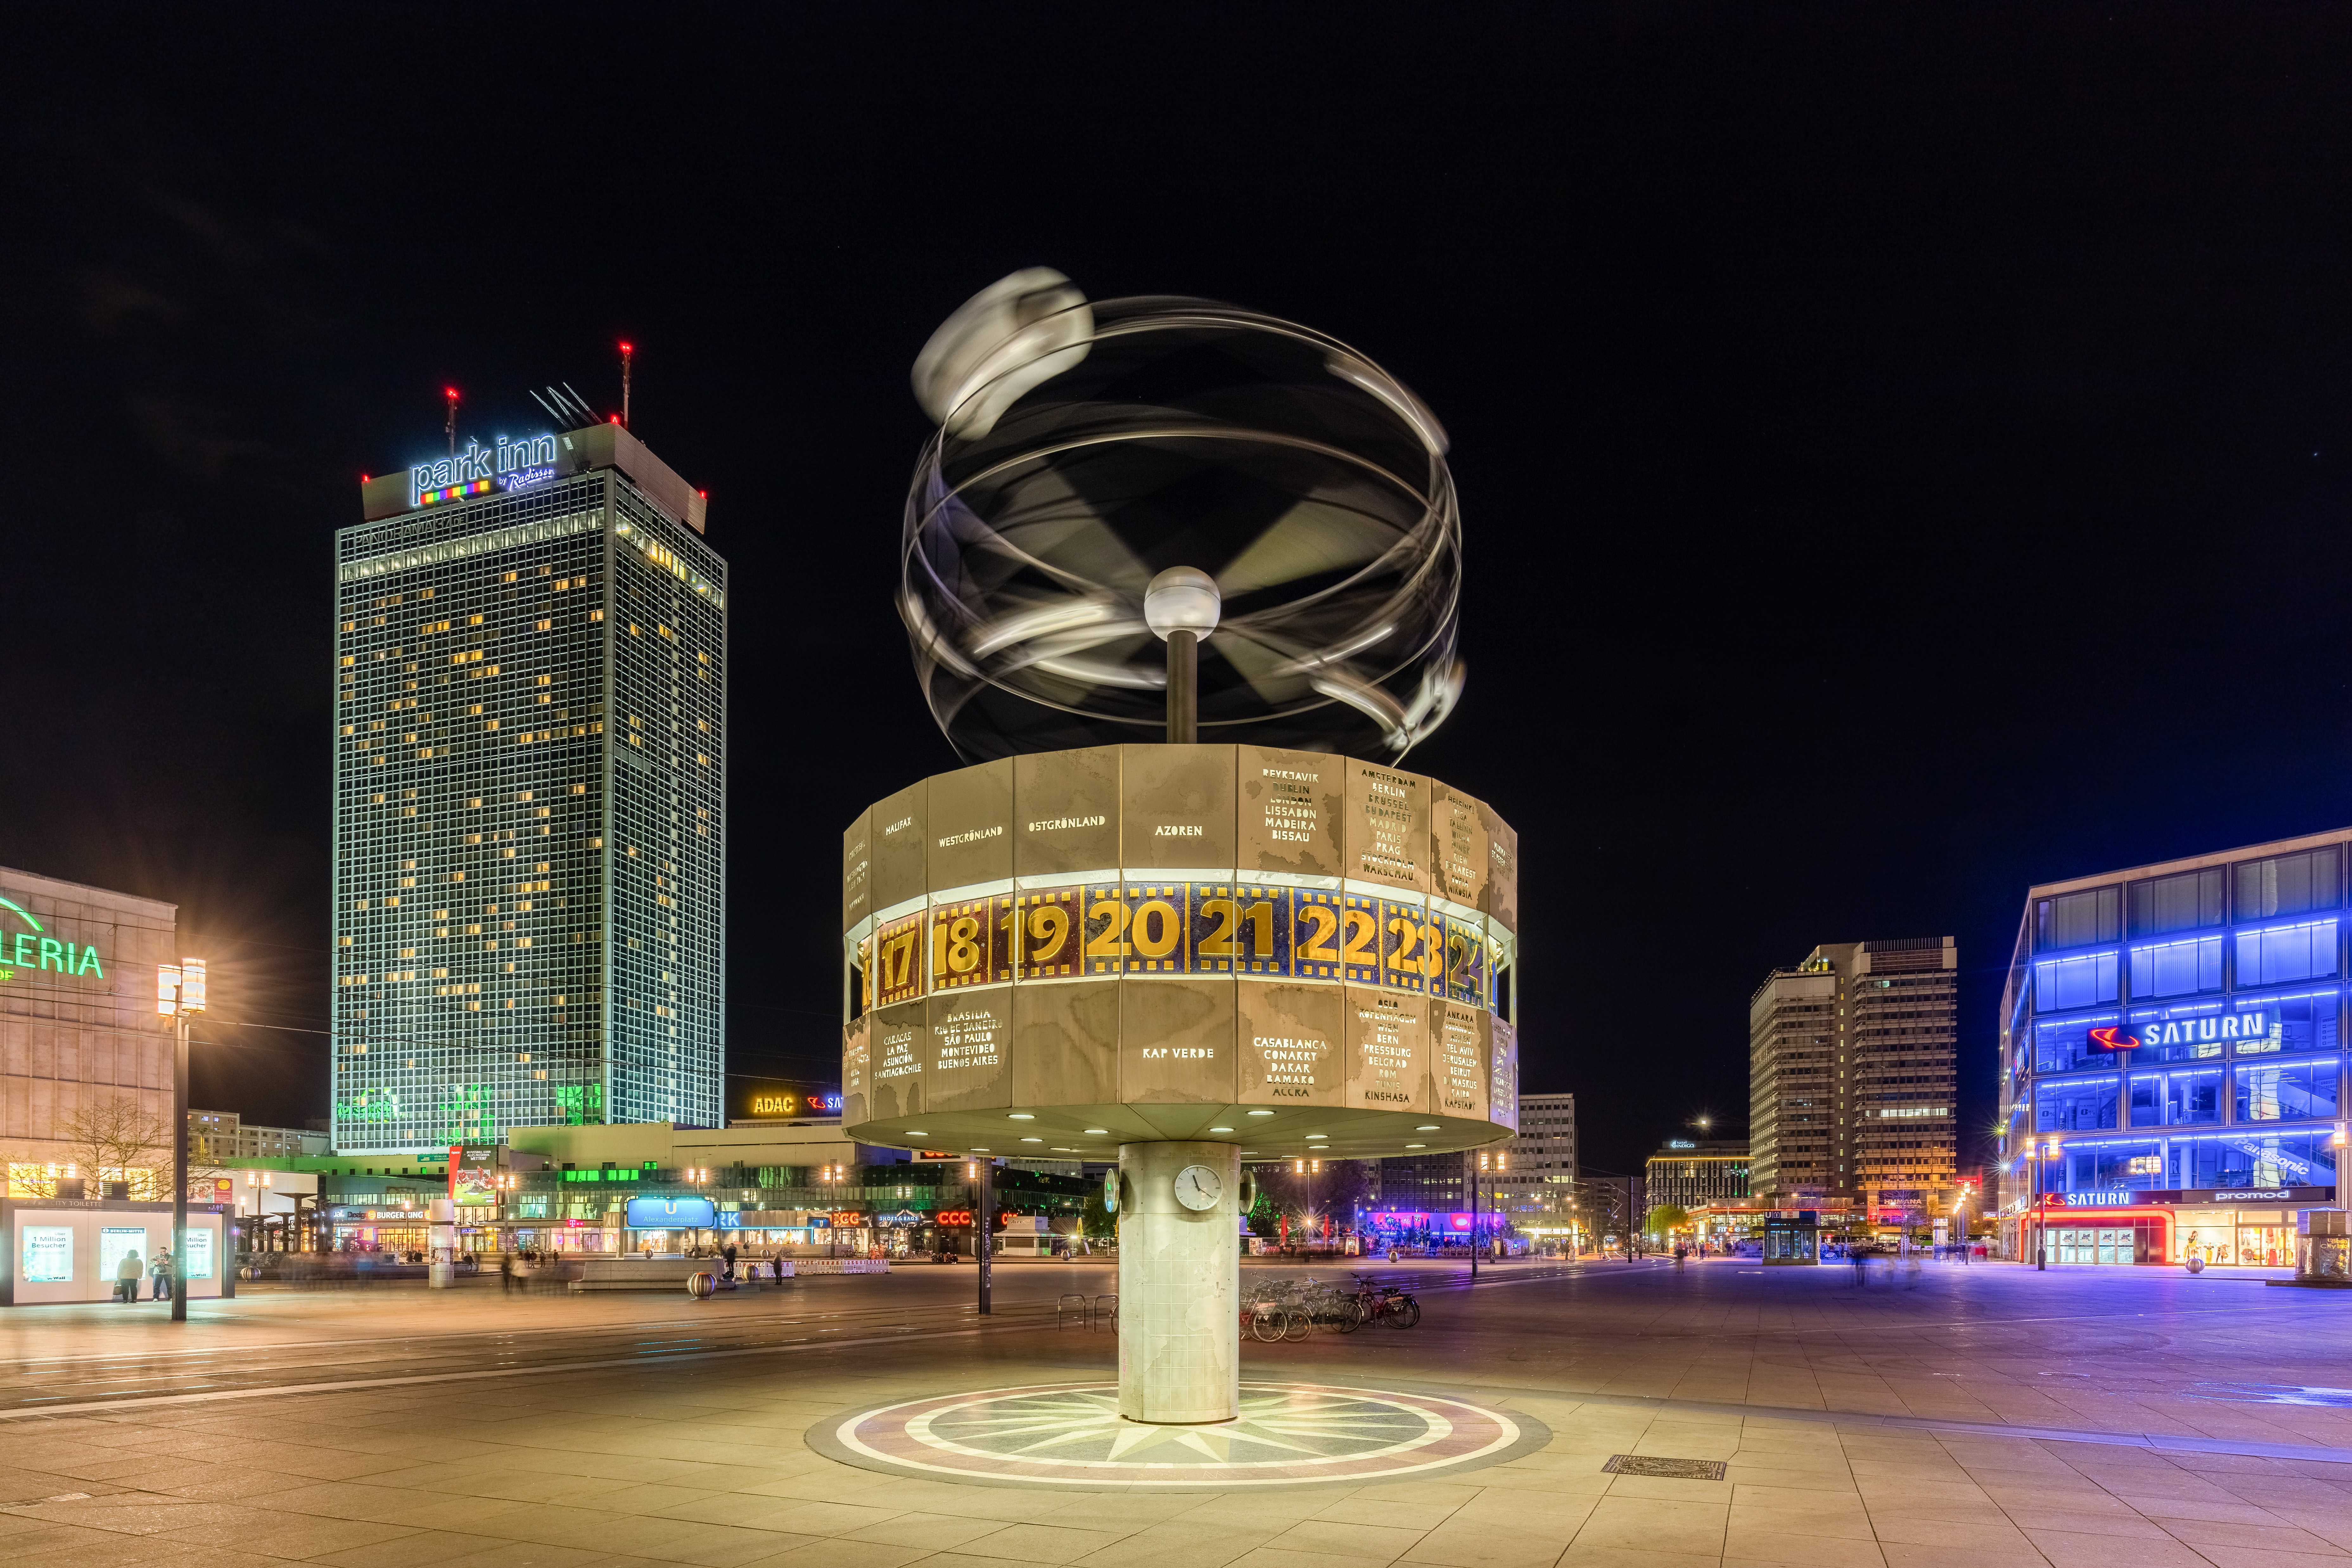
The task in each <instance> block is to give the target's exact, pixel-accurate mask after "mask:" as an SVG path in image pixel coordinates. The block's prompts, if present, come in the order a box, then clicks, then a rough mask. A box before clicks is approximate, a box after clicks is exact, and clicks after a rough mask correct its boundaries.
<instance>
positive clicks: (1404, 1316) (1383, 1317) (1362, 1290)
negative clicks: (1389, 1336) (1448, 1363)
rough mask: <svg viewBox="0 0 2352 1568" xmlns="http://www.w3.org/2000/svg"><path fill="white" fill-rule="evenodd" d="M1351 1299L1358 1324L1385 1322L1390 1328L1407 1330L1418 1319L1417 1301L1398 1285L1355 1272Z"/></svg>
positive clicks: (1419, 1314)
mask: <svg viewBox="0 0 2352 1568" xmlns="http://www.w3.org/2000/svg"><path fill="white" fill-rule="evenodd" d="M1352 1300H1353V1301H1354V1303H1355V1307H1356V1321H1358V1322H1359V1323H1386V1324H1387V1325H1388V1326H1389V1327H1390V1328H1391V1329H1410V1328H1412V1326H1414V1325H1415V1324H1417V1323H1419V1322H1420V1321H1421V1303H1420V1302H1419V1301H1418V1300H1414V1299H1413V1297H1412V1295H1411V1294H1410V1293H1409V1292H1407V1291H1406V1289H1404V1287H1403V1286H1402V1285H1381V1284H1379V1283H1377V1282H1375V1281H1373V1280H1370V1279H1364V1278H1363V1277H1362V1276H1361V1275H1359V1276H1357V1278H1356V1294H1355V1296H1354V1297H1353V1298H1352Z"/></svg>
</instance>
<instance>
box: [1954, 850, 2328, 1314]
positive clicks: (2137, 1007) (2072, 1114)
mask: <svg viewBox="0 0 2352 1568" xmlns="http://www.w3.org/2000/svg"><path fill="white" fill-rule="evenodd" d="M2347 843H2352V829H2341V830H2338V831H2336V832H2333V833H2321V834H2314V835H2311V836H2309V837H2302V838H2294V839H2284V840H2280V841H2277V842H2274V843H2270V844H2258V845H2254V846H2252V847H2248V848H2243V849H2231V850H2225V851H2222V852H2221V853H2218V854H2212V855H2200V856H2194V857H2190V858H2186V859H2180V860H2168V861H2165V862H2163V863H2162V864H2160V865H2154V866H2141V867H2137V868H2132V869H2130V870H2124V871H2109V872H2105V873H2102V874H2100V875H2098V876H2094V877H2076V878H2072V879H2067V880H2065V881H2061V882H2049V883H2044V884H2042V885H2041V886H2038V887H2035V888H2032V889H2029V890H2028V891H2027V894H2026V900H2025V909H2024V912H2023V915H2022V916H2021V919H2020V921H2019V924H2018V934H2017V943H2016V948H2015V951H2014V952H2013V954H2012V956H2011V961H2010V966H2009V980H2008V985H2007V988H2006V990H2005V991H2004V993H2003V995H2002V999H2001V1000H2002V1005H2001V1012H2000V1017H2001V1019H2002V1021H2003V1022H2002V1028H2001V1033H2000V1151H1999V1156H2000V1158H1999V1166H1998V1172H1999V1179H2000V1189H1999V1193H1998V1197H1997V1199H1996V1200H1995V1201H1996V1202H1997V1203H1998V1205H1999V1207H1998V1214H1999V1217H2000V1236H2001V1242H2002V1246H2003V1247H2004V1249H2005V1251H2006V1253H2007V1256H2009V1257H2011V1258H2023V1259H2028V1260H2030V1259H2032V1258H2033V1256H2034V1254H2035V1252H2036V1251H2037V1249H2039V1248H2041V1247H2044V1246H2045V1245H2046V1247H2047V1250H2048V1254H2049V1261H2050V1262H2052V1263H2053V1264H2102V1263H2114V1264H2128V1263H2176V1262H2185V1261H2187V1260H2188V1259H2189V1258H2190V1257H2196V1258H2201V1259H2203V1260H2204V1261H2205V1262H2206V1263H2208V1264H2213V1265H2221V1266H2234V1267H2243V1266H2253V1267H2261V1268H2289V1267H2292V1266H2293V1265H2294V1234H2295V1223H2296V1220H2295V1215H2296V1210H2297V1209H2299V1208H2307V1207H2314V1206H2318V1205H2327V1204H2332V1203H2334V1202H2336V1140H2337V1139H2338V1138H2339V1137H2340V1136H2341V1130H2342V1126H2343V1123H2342V1122H2341V1121H2339V1120H2338V1118H2339V1117H2340V1116H2341V1115H2342V1114H2343V1112H2342V1107H2343V1104H2344V1093H2343V1075H2344V1065H2345V1063H2344V1052H2343V1048H2342V1047H2343V1040H2344V1022H2343V1020H2344V985H2343V980H2344V974H2345V953H2344V940H2345V938H2344V929H2343V927H2344V917H2343V910H2344V903H2345V896H2346V889H2345V880H2344V879H2345V858H2346V846H2347Z"/></svg>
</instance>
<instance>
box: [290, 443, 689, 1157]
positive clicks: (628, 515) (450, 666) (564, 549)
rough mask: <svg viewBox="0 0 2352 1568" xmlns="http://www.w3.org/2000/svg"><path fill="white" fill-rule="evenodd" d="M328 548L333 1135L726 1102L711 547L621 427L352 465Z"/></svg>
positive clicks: (626, 1114)
mask: <svg viewBox="0 0 2352 1568" xmlns="http://www.w3.org/2000/svg"><path fill="white" fill-rule="evenodd" d="M362 512H363V516H364V521H362V522H361V523H360V524H358V525H357V526H354V527H351V528H346V529H343V530H341V531H339V532H338V533H337V535H336V552H335V623H336V635H335V661H336V672H335V716H334V721H335V741H334V748H335V752H334V836H335V837H334V911H335V912H334V923H333V937H334V943H335V959H336V963H335V971H336V978H335V994H334V999H333V1011H334V1019H333V1047H334V1070H333V1084H334V1107H333V1122H334V1140H335V1147H336V1148H337V1149H338V1150H339V1151H365V1152H417V1151H423V1150H427V1149H435V1148H441V1147H446V1146H447V1145H449V1144H452V1143H458V1142H488V1141H491V1140H494V1139H497V1138H499V1137H500V1136H502V1135H503V1134H504V1132H505V1131H506V1130H507V1129H508V1128H509V1127H527V1126H538V1125H546V1124H562V1123H571V1124H580V1123H594V1122H604V1121H616V1122H618V1121H674V1122H677V1123H680V1124H684V1125H688V1126H696V1127H717V1126H719V1125H721V1124H722V1120H723V1117H724V1100H723V1095H722V1091H721V1086H722V1084H723V1082H724V1076H723V1075H724V1070H725V1054H726V1035H725V1026H724V1021H723V1017H722V1014H721V1009H720V997H721V994H722V991H723V987H724V984H725V979H726V910H727V882H726V858H725V853H724V849H725V842H726V838H725V835H726V825H727V769H726V725H727V563H725V562H724V561H723V560H721V559H720V558H719V555H718V554H717V553H716V552H714V551H712V549H711V548H710V546H709V544H708V543H706V542H704V540H703V537H702V528H703V499H702V497H701V495H700V494H699V493H698V492H697V491H696V490H694V489H691V488H690V487H689V486H688V485H687V483H686V482H685V481H684V480H683V479H679V478H678V477H677V474H675V473H674V472H672V471H671V470H670V468H668V467H667V465H665V464H664V463H663V462H662V461H661V459H659V458H656V457H655V456H654V455H653V453H652V452H650V451H649V450H647V449H646V447H645V446H644V445H643V444H642V443H641V442H639V441H638V440H636V438H635V437H633V436H631V435H630V434H629V433H628V431H626V430H625V429H624V428H622V427H621V426H619V425H617V424H613V425H597V426H587V427H586V428H583V429H578V430H572V431H567V432H562V433H560V434H552V435H540V436H534V437H526V438H523V439H520V440H512V441H509V439H508V438H506V437H503V436H501V437H499V438H498V439H497V441H496V443H495V444H494V445H493V446H492V447H481V446H479V445H478V444H477V443H474V442H468V443H467V445H466V447H465V450H464V451H463V452H462V453H459V454H457V455H456V456H453V457H450V458H436V459H431V460H428V461H425V462H422V463H418V464H416V465H415V466H414V467H412V468H404V469H403V470H401V471H400V472H398V473H395V474H390V475H385V476H382V477H378V478H375V479H370V480H368V481H367V482H366V483H365V484H364V485H363V486H362Z"/></svg>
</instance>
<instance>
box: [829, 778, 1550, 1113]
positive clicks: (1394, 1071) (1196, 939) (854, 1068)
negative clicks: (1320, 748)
mask: <svg viewBox="0 0 2352 1568" xmlns="http://www.w3.org/2000/svg"><path fill="white" fill-rule="evenodd" d="M1517 851H1518V842H1517V834H1516V833H1514V832H1513V831H1512V829H1511V827H1510V826H1509V825H1508V824H1507V823H1506V822H1504V821H1503V820H1502V819H1501V817H1499V816H1496V814H1495V812H1494V811H1493V810H1492V809H1491V808H1490V807H1488V806H1487V805H1486V804H1485V803H1484V802H1482V801H1479V800H1477V799H1475V797H1473V796H1471V795H1466V794H1464V793H1463V792H1461V791H1458V790H1454V789H1453V788H1451V787H1449V786H1448V785H1446V784H1444V783H1442V782H1441V781H1438V780H1436V779H1433V778H1430V777H1428V776H1427V775H1425V774H1420V773H1411V772H1407V771H1404V770H1402V769H1399V768H1395V767H1391V766H1388V765H1385V764H1381V763H1367V762H1362V761H1359V760H1356V759H1352V758H1348V757H1341V756H1336V755H1332V754H1329V753H1325V752H1297V751H1285V750H1279V749H1276V748H1269V747H1258V746H1235V745H1223V746H1221V745H1189V746H1188V745H1129V746H1103V747H1094V748H1088V749H1085V750H1079V751H1069V752H1040V753H1034V754H1030V755H1024V756H1017V757H1011V758H1006V759H1003V760H1001V761H998V762H993V763H982V764H979V765H977V766H974V767H970V768H964V769H961V770H959V771H957V772H954V773H941V774H938V775H935V776H933V777H931V778H929V779H925V780H922V781H920V782H919V783H917V784H912V785H910V786H908V788H906V789H904V790H901V791H899V792H898V794H896V795H891V796H889V797H888V798H887V799H885V800H882V801H879V802H877V803H876V805H874V806H872V807H871V808H870V809H869V810H867V811H866V813H864V814H863V815H862V816H860V817H859V818H858V819H857V820H856V822H855V823H853V824H852V825H851V826H849V828H848V829H847V830H846V831H845V833H844V835H843V838H842V911H841V912H842V959H841V1001H842V1013H843V1020H844V1021H843V1026H842V1028H843V1036H842V1071H843V1079H842V1095H843V1102H844V1103H843V1119H844V1121H845V1125H846V1127H847V1128H848V1130H849V1131H850V1132H851V1133H852V1135H853V1136H855V1137H856V1138H857V1139H858V1140H859V1141H860V1142H867V1143H874V1144H879V1145H883V1146H899V1147H912V1146H917V1145H920V1146H924V1147H929V1148H934V1149H954V1150H957V1151H967V1150H977V1151H980V1152H989V1153H1007V1154H1026V1155H1029V1156H1032V1157H1039V1158H1060V1159H1071V1158H1097V1159H1099V1158H1108V1157H1111V1155H1112V1154H1113V1153H1114V1152H1115V1151H1116V1149H1117V1147H1118V1144H1119V1143H1121V1142H1158V1141H1166V1140H1192V1139H1199V1140H1209V1141H1221V1142H1234V1143H1236V1144H1239V1145H1241V1146H1242V1150H1243V1152H1244V1154H1248V1155H1263V1156H1264V1157H1265V1158H1269V1159H1271V1158H1276V1157H1289V1156H1292V1155H1294V1154H1296V1155H1302V1156H1303V1155H1307V1154H1314V1155H1323V1154H1328V1155H1331V1156H1333V1157H1338V1158H1360V1157H1370V1156H1372V1155H1382V1154H1404V1153H1415V1152H1443V1151H1445V1150H1450V1149H1463V1148H1469V1147H1474V1146H1476V1145H1479V1144H1484V1143H1488V1142H1495V1141H1497V1140H1499V1139H1501V1138H1504V1137H1507V1136H1508V1135H1509V1134H1510V1133H1511V1131H1514V1130H1515V1129H1516V1127H1517V1085H1518V1052H1517V1007H1516V995H1517V974H1516V959H1517V918H1518V905H1517V894H1518V877H1517V870H1518V864H1517V862H1518V854H1517Z"/></svg>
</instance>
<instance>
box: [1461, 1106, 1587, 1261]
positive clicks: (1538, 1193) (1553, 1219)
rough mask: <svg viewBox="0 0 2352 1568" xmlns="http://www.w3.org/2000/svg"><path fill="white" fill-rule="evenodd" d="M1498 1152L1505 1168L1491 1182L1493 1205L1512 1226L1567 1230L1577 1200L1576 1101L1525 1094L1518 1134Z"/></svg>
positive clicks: (1490, 1175)
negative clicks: (1571, 1207)
mask: <svg viewBox="0 0 2352 1568" xmlns="http://www.w3.org/2000/svg"><path fill="white" fill-rule="evenodd" d="M1498 1152H1500V1153H1501V1154H1502V1156H1503V1161H1502V1168H1501V1169H1500V1170H1498V1171H1493V1172H1490V1173H1488V1174H1487V1177H1486V1191H1487V1192H1488V1193H1489V1194H1491V1202H1492V1204H1493V1206H1494V1207H1495V1208H1496V1210H1497V1211H1498V1212H1500V1213H1503V1214H1505V1215H1508V1216H1509V1217H1510V1221H1511V1223H1512V1224H1513V1225H1517V1226H1534V1227H1538V1228H1546V1227H1550V1226H1556V1225H1566V1224H1567V1223H1568V1220H1569V1209H1570V1204H1569V1200H1570V1198H1572V1197H1574V1196H1575V1195H1576V1096H1574V1095H1572V1094H1522V1095H1520V1096H1519V1130H1518V1131H1517V1132H1516V1133H1514V1134H1513V1135H1512V1136H1511V1137H1510V1138H1509V1139H1507V1141H1505V1142H1504V1143H1503V1144H1502V1145H1501V1147H1500V1149H1499V1151H1498ZM1471 1158H1474V1159H1475V1155H1473V1156H1471Z"/></svg>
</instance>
